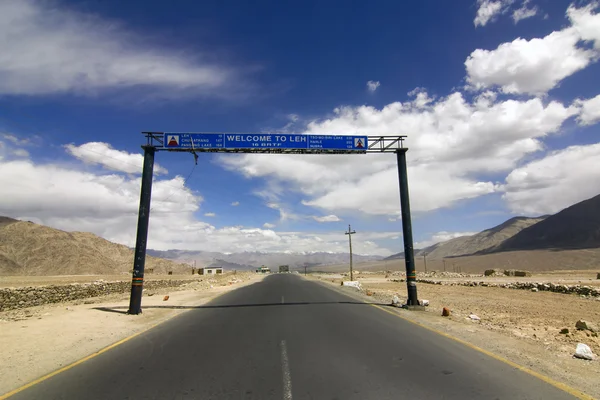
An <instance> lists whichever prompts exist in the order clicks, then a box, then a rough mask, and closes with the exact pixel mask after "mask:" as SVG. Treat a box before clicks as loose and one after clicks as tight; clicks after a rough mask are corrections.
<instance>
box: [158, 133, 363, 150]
mask: <svg viewBox="0 0 600 400" xmlns="http://www.w3.org/2000/svg"><path fill="white" fill-rule="evenodd" d="M164 147H165V148H167V149H190V150H193V149H198V150H201V149H216V150H218V149H223V150H236V149H240V150H249V149H261V150H265V149H288V150H341V151H365V150H367V149H368V147H369V146H368V139H367V136H339V135H299V134H292V135H290V134H283V133H277V134H259V133H254V134H246V133H244V134H241V133H231V134H230V133H165V134H164Z"/></svg>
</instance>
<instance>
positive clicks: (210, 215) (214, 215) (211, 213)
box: [204, 212, 217, 217]
mask: <svg viewBox="0 0 600 400" xmlns="http://www.w3.org/2000/svg"><path fill="white" fill-rule="evenodd" d="M204 216H205V217H216V216H217V214H215V213H213V212H209V213H204Z"/></svg>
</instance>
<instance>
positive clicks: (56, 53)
mask: <svg viewBox="0 0 600 400" xmlns="http://www.w3.org/2000/svg"><path fill="white" fill-rule="evenodd" d="M599 11H600V5H599V4H598V2H594V1H579V0H575V1H563V0H528V1H527V0H526V1H524V0H457V1H452V2H450V1H443V0H425V1H418V2H417V1H414V2H398V1H379V2H367V1H354V2H347V1H335V0H332V1H328V2H317V1H304V2H287V1H266V0H265V1H260V2H252V3H249V2H245V1H224V0H218V1H216V0H215V1H209V0H207V1H202V2H197V1H192V0H189V1H188V0H171V1H169V2H163V1H153V2H152V1H141V0H130V1H127V2H123V1H117V0H102V1H100V0H84V1H66V0H62V1H61V0H39V1H37V0H5V1H2V2H0V48H1V49H2V51H1V52H0V215H5V216H10V217H14V218H18V219H23V220H29V221H33V222H36V223H42V224H45V225H48V226H51V227H54V228H58V229H63V230H67V231H88V232H93V233H95V234H97V235H100V236H102V237H104V238H106V239H108V240H111V241H115V242H118V243H122V244H125V245H128V246H134V244H135V232H136V222H137V211H138V207H139V195H140V183H141V170H142V161H143V156H142V154H143V151H142V149H141V145H142V144H143V143H144V137H143V135H142V134H141V132H142V131H157V132H258V133H264V132H281V133H313V134H339V135H406V136H407V140H406V142H405V144H406V147H408V152H407V163H408V168H407V170H408V179H409V190H410V201H411V209H412V225H413V236H414V241H415V243H414V245H415V247H416V248H419V247H424V246H426V245H430V244H433V243H435V242H439V241H443V240H447V239H450V238H453V237H457V236H461V235H465V234H471V233H474V232H478V231H481V230H484V229H487V228H490V227H492V226H495V225H497V224H500V223H502V222H504V221H505V220H507V219H509V218H511V217H514V216H539V215H544V214H551V213H556V212H558V211H560V210H561V209H563V208H565V207H568V206H570V205H572V204H574V203H576V202H579V201H581V200H585V199H587V198H590V197H593V196H595V195H597V194H599V193H600V168H598V167H597V165H598V161H597V160H599V159H600V158H599V157H600V141H599V139H598V138H599V135H598V134H599V133H600V129H599V125H598V123H599V122H600V78H599V77H600V65H599V63H598V60H599V58H600V14H599ZM154 172H155V174H154V184H153V192H152V203H151V213H150V233H149V240H148V247H149V248H152V249H157V250H167V249H185V250H210V251H221V252H238V251H276V252H282V251H294V252H296V251H297V252H316V251H327V252H346V251H347V245H348V242H347V239H348V237H347V236H346V235H344V232H345V231H346V230H347V229H348V225H349V224H351V226H352V229H353V230H355V231H356V234H355V235H353V237H352V239H353V250H354V252H356V253H359V254H373V255H382V256H385V255H390V254H393V253H397V252H400V251H403V242H402V233H401V232H402V225H401V220H400V200H399V188H398V170H397V165H396V158H395V155H394V154H351V155H282V154H208V153H202V154H200V155H199V159H198V164H197V165H195V163H194V157H193V156H192V155H191V154H189V153H170V152H158V153H157V155H156V165H155V170H154Z"/></svg>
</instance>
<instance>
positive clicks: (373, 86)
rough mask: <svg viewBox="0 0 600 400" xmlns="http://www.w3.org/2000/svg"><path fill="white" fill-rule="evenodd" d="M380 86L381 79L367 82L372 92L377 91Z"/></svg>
mask: <svg viewBox="0 0 600 400" xmlns="http://www.w3.org/2000/svg"><path fill="white" fill-rule="evenodd" d="M379 86H381V84H380V83H379V81H368V82H367V90H368V91H369V92H371V93H373V92H374V91H376V90H377V88H378V87H379Z"/></svg>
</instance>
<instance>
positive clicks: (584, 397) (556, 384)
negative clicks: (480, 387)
mask: <svg viewBox="0 0 600 400" xmlns="http://www.w3.org/2000/svg"><path fill="white" fill-rule="evenodd" d="M371 305H372V306H373V307H376V308H378V309H380V310H381V311H385V312H386V313H389V314H392V315H395V316H396V317H398V318H402V319H403V320H404V321H407V322H410V323H411V324H414V325H417V326H419V327H421V328H424V329H427V330H428V331H431V332H434V333H437V334H438V335H441V336H444V337H446V338H448V339H451V340H454V341H455V342H458V343H460V344H462V345H464V346H467V347H469V348H471V349H473V350H476V351H478V352H480V353H483V354H485V355H486V356H489V357H492V358H493V359H495V360H498V361H501V362H503V363H505V364H508V365H510V366H511V367H513V368H516V369H518V370H519V371H523V372H525V373H527V374H529V375H531V376H534V377H536V378H538V379H541V380H542V381H544V382H546V383H548V384H550V385H552V386H554V387H555V388H558V389H560V390H562V391H564V392H567V393H568V394H570V395H572V396H575V397H576V398H578V399H581V400H595V399H594V398H593V397H592V396H590V395H588V394H585V393H583V392H582V391H580V390H577V389H574V388H572V387H570V386H568V385H565V384H564V383H561V382H558V381H555V380H554V379H552V378H550V377H548V376H546V375H542V374H540V373H539V372H535V371H533V370H531V369H529V368H526V367H524V366H522V365H519V364H517V363H514V362H512V361H510V360H507V359H506V358H503V357H500V356H499V355H497V354H494V353H492V352H490V351H487V350H485V349H482V348H481V347H477V346H475V345H474V344H471V343H469V342H466V341H464V340H461V339H459V338H456V337H454V336H451V335H449V334H447V333H445V332H442V331H438V330H437V329H435V328H431V327H429V326H425V325H423V324H421V323H419V322H416V321H412V320H410V319H408V318H406V317H403V316H402V315H400V314H398V313H397V312H394V311H390V310H386V309H385V308H383V307H381V306H378V305H376V304H371ZM0 400H2V398H0Z"/></svg>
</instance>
